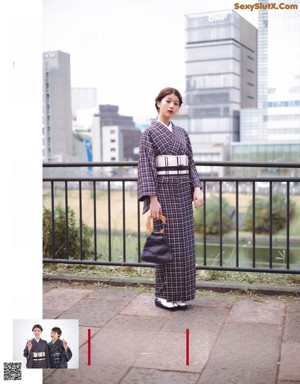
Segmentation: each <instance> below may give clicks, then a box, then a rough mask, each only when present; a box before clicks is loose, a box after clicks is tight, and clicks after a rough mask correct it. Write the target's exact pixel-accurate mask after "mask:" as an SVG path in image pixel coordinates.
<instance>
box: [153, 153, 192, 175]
mask: <svg viewBox="0 0 300 384" xmlns="http://www.w3.org/2000/svg"><path fill="white" fill-rule="evenodd" d="M156 171H157V175H159V176H160V175H170V176H171V175H187V174H188V173H189V159H188V157H187V156H186V155H179V156H172V155H159V156H157V157H156Z"/></svg>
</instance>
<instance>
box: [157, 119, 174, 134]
mask: <svg viewBox="0 0 300 384" xmlns="http://www.w3.org/2000/svg"><path fill="white" fill-rule="evenodd" d="M156 122H157V123H160V124H162V125H163V126H164V127H166V128H167V129H168V130H169V131H170V132H173V125H174V124H173V123H172V121H171V120H170V122H169V125H166V124H165V123H163V122H162V121H160V120H157V121H156Z"/></svg>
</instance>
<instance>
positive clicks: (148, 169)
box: [138, 88, 204, 311]
mask: <svg viewBox="0 0 300 384" xmlns="http://www.w3.org/2000/svg"><path fill="white" fill-rule="evenodd" d="M181 104H182V97H181V95H180V93H179V92H178V90H177V89H174V88H164V89H163V90H162V91H161V92H160V93H159V95H158V96H157V98H156V99H155V107H156V110H157V111H158V119H157V121H155V122H153V123H152V125H151V126H150V127H148V128H147V129H146V130H145V131H144V132H143V135H142V137H141V142H140V153H139V163H138V199H139V201H143V202H144V208H143V213H145V212H147V211H148V210H150V215H151V218H152V219H154V220H153V228H154V231H155V232H157V231H159V229H160V227H161V225H160V224H161V223H160V221H159V216H160V214H163V215H164V216H166V219H167V221H166V224H165V234H166V236H167V239H168V242H169V245H170V248H171V252H172V255H173V260H172V261H171V262H168V263H166V264H162V265H159V264H157V265H156V268H155V277H156V282H155V305H156V306H157V307H160V308H163V309H167V310H170V311H175V310H178V309H180V310H185V309H187V304H186V302H187V301H189V300H192V299H194V298H195V287H196V281H195V280H196V258H195V240H194V218H193V204H192V202H193V201H194V207H195V208H198V207H201V206H202V205H203V203H204V202H203V195H202V190H201V183H200V180H199V177H198V173H197V170H196V167H195V163H194V160H193V153H192V147H191V143H190V139H189V136H188V134H187V132H186V131H185V130H184V129H183V128H180V127H178V126H176V125H175V124H174V123H173V122H172V121H171V118H172V116H174V115H175V114H176V112H177V111H178V110H179V108H180V106H181Z"/></svg>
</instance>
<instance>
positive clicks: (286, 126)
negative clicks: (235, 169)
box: [232, 0, 300, 161]
mask: <svg viewBox="0 0 300 384" xmlns="http://www.w3.org/2000/svg"><path fill="white" fill-rule="evenodd" d="M261 3H262V4H265V5H267V4H268V1H267V0H262V1H261ZM282 4H283V3H282ZM287 8H289V9H280V8H279V9H272V8H271V7H270V9H268V8H267V9H260V10H259V11H258V108H257V109H243V110H242V111H241V121H240V133H241V143H233V144H232V159H233V160H246V161H248V160H251V161H299V160H300V150H299V149H300V0H295V1H293V2H290V4H288V7H287ZM296 8H298V9H296Z"/></svg>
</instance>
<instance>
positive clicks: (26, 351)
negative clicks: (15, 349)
mask: <svg viewBox="0 0 300 384" xmlns="http://www.w3.org/2000/svg"><path fill="white" fill-rule="evenodd" d="M23 356H24V357H25V358H26V368H32V367H33V359H32V356H33V355H32V350H31V351H30V352H29V349H28V347H27V344H26V347H25V348H24V351H23Z"/></svg>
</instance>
